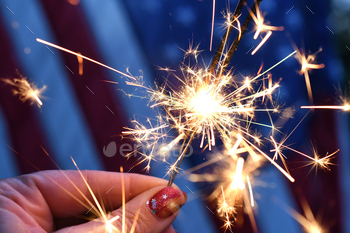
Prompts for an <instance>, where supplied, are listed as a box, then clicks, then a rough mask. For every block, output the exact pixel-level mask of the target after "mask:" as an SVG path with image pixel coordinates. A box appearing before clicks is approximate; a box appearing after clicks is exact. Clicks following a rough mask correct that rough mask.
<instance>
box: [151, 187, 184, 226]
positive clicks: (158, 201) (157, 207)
mask: <svg viewBox="0 0 350 233" xmlns="http://www.w3.org/2000/svg"><path fill="white" fill-rule="evenodd" d="M183 204H184V203H182V201H181V193H180V192H179V191H178V190H177V189H175V188H173V187H170V186H168V187H165V188H163V189H161V190H160V191H158V192H157V193H156V194H154V195H153V197H151V199H150V200H149V201H147V202H146V205H147V206H148V208H149V209H150V210H151V212H152V213H153V214H154V215H156V216H157V217H158V218H161V219H165V218H168V217H169V216H171V215H173V214H174V213H175V212H176V211H177V210H178V209H180V207H181V206H182V205H183Z"/></svg>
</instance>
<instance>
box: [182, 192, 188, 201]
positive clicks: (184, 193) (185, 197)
mask: <svg viewBox="0 0 350 233" xmlns="http://www.w3.org/2000/svg"><path fill="white" fill-rule="evenodd" d="M181 192H182V193H183V195H184V196H185V200H186V201H187V194H186V193H185V192H184V191H182V190H181Z"/></svg>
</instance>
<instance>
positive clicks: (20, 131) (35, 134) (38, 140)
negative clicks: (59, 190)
mask: <svg viewBox="0 0 350 233" xmlns="http://www.w3.org/2000/svg"><path fill="white" fill-rule="evenodd" d="M0 31H1V32H2V33H0V54H1V56H0V64H1V69H0V78H14V77H16V75H15V73H16V69H18V70H20V72H21V74H22V75H24V73H23V72H22V69H21V68H20V65H19V62H18V60H17V59H16V58H15V55H14V53H13V51H14V49H13V46H12V44H11V41H10V40H9V38H8V37H7V34H6V33H4V32H6V28H5V27H4V25H3V22H0ZM0 104H1V107H2V109H3V112H4V116H5V119H6V121H7V128H8V130H9V134H10V135H9V138H10V140H11V144H12V147H13V149H14V150H15V151H17V152H18V154H15V156H16V161H17V164H18V166H19V169H20V172H21V173H22V174H25V173H30V172H34V171H37V169H36V168H35V167H34V166H36V167H37V168H38V169H40V170H47V169H53V168H54V166H53V164H52V162H51V161H50V159H49V158H48V157H47V156H46V155H45V153H44V151H43V150H42V149H41V147H40V145H42V146H43V147H44V148H45V149H47V150H48V151H50V150H49V148H48V146H47V143H46V140H45V137H44V133H43V132H44V131H43V130H42V128H41V124H40V122H39V121H38V118H37V114H36V111H35V108H36V106H35V105H30V104H29V103H28V102H26V103H22V102H21V101H20V100H19V99H18V96H14V95H13V93H12V87H11V86H9V85H8V84H5V83H4V82H1V81H0ZM0 143H3V142H0ZM33 165H34V166H33Z"/></svg>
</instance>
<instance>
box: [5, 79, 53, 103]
mask: <svg viewBox="0 0 350 233" xmlns="http://www.w3.org/2000/svg"><path fill="white" fill-rule="evenodd" d="M18 75H19V78H14V79H13V80H11V79H4V78H2V79H0V80H1V81H3V82H4V83H7V84H9V85H11V86H13V87H14V89H13V90H12V92H13V94H14V95H16V96H19V100H20V101H22V102H23V103H24V102H26V101H27V100H32V101H33V102H34V101H35V102H37V104H38V106H39V107H40V106H42V105H43V102H42V101H41V99H40V97H41V93H42V92H43V91H44V90H45V89H46V86H43V87H42V88H41V89H38V88H37V87H36V86H35V85H31V84H29V82H28V80H27V79H26V78H25V77H23V76H21V75H20V74H18ZM33 102H32V103H33Z"/></svg>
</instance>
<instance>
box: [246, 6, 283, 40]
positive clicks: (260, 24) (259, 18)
mask: <svg viewBox="0 0 350 233" xmlns="http://www.w3.org/2000/svg"><path fill="white" fill-rule="evenodd" d="M249 12H250V15H251V16H252V19H253V20H254V23H255V24H256V31H255V34H254V39H257V38H258V36H259V34H260V33H261V32H263V31H283V30H284V28H283V27H282V26H281V27H276V26H269V25H266V24H264V16H263V14H262V12H261V11H260V10H259V8H258V7H256V16H255V15H254V14H253V12H252V11H249Z"/></svg>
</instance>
